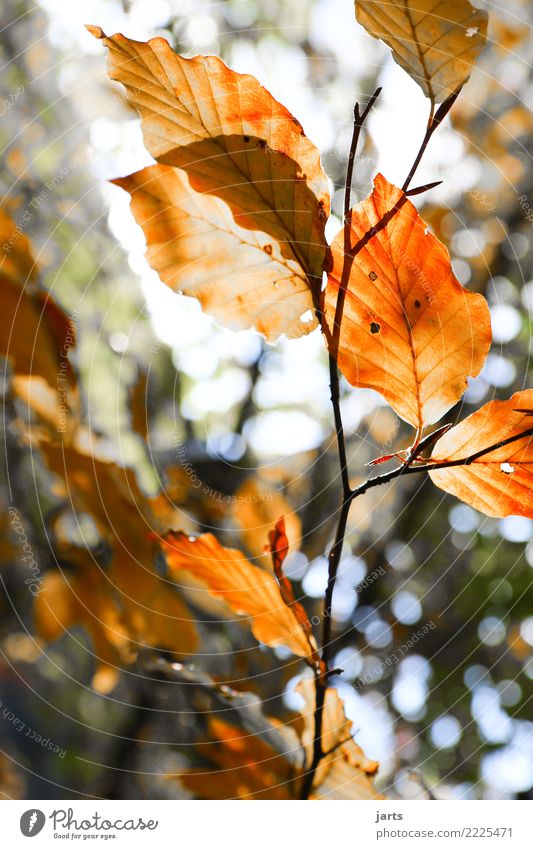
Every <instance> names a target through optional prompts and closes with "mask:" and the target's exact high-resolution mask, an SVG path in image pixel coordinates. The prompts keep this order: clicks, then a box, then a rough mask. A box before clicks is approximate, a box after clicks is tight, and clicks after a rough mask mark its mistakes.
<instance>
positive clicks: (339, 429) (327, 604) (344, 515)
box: [301, 88, 381, 799]
mask: <svg viewBox="0 0 533 849" xmlns="http://www.w3.org/2000/svg"><path fill="white" fill-rule="evenodd" d="M380 93H381V88H378V89H376V91H375V92H374V94H373V95H372V97H371V98H370V100H369V101H368V103H367V105H366V107H365V109H364V110H363V112H362V113H361V112H360V109H359V104H358V103H356V104H355V107H354V113H353V114H354V120H353V131H352V141H351V144H350V152H349V154H348V162H347V165H346V180H345V185H344V209H343V215H344V264H343V268H342V276H341V283H340V287H339V293H338V297H337V303H336V306H335V317H334V320H333V333H332V334H331V335H330V334H329V333H328V334H327V340H328V348H329V380H330V389H331V403H332V406H333V417H334V420H335V434H336V438H337V450H338V454H339V463H340V473H341V481H342V504H341V509H340V514H339V520H338V523H337V531H336V533H335V542H334V543H333V546H332V548H331V551H330V553H329V557H328V585H327V588H326V593H325V596H324V610H323V620H322V660H323V664H324V669H325V672H324V674H323V675H321V674H319V673H318V672H316V673H315V711H314V737H313V757H312V761H311V766H310V768H309V771H308V772H307V773H306V775H305V777H304V781H303V784H302V788H301V798H302V799H307V798H308V797H309V793H310V792H311V788H312V785H313V780H314V777H315V773H316V770H317V767H318V765H319V763H320V761H321V760H322V758H323V756H324V751H323V747H322V725H323V716H324V701H325V696H326V689H327V686H328V677H327V672H328V662H329V658H330V644H331V602H332V599H333V590H334V588H335V581H336V578H337V570H338V567H339V563H340V558H341V554H342V547H343V544H344V534H345V533H346V523H347V521H348V513H349V512H350V504H351V499H352V489H351V487H350V479H349V475H348V462H347V457H346V441H345V438H344V426H343V423H342V415H341V409H340V383H339V370H338V368H337V353H338V346H339V339H340V327H341V322H342V313H343V309H344V299H345V295H346V290H347V288H348V282H349V280H350V272H351V268H352V263H353V257H354V254H352V252H351V249H350V232H351V220H352V213H351V194H352V181H353V167H354V162H355V154H356V152H357V145H358V143H359V137H360V135H361V129H362V127H363V124H364V122H365V121H366V118H367V116H368V115H369V113H370V110H371V109H372V107H373V105H374V103H375V102H376V100H377V98H378V97H379V95H380ZM323 326H324V327H325V322H323Z"/></svg>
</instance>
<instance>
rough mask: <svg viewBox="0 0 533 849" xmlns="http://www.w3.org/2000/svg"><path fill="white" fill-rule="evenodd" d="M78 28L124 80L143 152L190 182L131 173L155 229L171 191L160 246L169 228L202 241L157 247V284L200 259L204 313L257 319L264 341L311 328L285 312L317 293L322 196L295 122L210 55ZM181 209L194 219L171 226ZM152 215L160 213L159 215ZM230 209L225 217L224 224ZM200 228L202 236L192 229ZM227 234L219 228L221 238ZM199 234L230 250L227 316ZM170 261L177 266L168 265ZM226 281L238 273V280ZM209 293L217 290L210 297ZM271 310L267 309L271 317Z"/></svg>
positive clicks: (182, 277)
mask: <svg viewBox="0 0 533 849" xmlns="http://www.w3.org/2000/svg"><path fill="white" fill-rule="evenodd" d="M88 29H89V31H90V32H91V33H92V34H93V35H94V36H95V37H96V38H99V39H103V41H104V44H105V45H106V46H107V47H108V48H109V75H110V77H111V78H112V79H114V80H117V81H118V82H121V83H122V84H123V85H124V86H125V88H126V92H127V95H128V98H129V100H130V101H131V103H132V104H133V105H134V106H135V107H136V109H137V110H138V111H139V113H140V115H141V126H142V130H143V134H144V141H145V144H146V147H147V149H148V151H149V152H150V153H151V154H152V156H153V157H154V158H155V159H156V160H157V162H158V163H160V165H162V166H163V165H165V166H170V167H172V168H175V169H182V170H183V171H184V172H186V175H187V177H188V180H186V179H185V176H184V174H176V176H175V179H174V180H173V183H172V187H171V190H170V191H169V194H166V193H165V192H163V191H162V187H161V186H157V185H153V182H155V183H156V184H157V183H158V182H160V180H162V178H163V176H164V178H165V181H169V180H170V173H171V172H170V171H169V169H168V168H167V169H164V170H159V171H151V172H150V174H149V175H146V173H145V172H142V176H139V175H133V177H132V178H131V179H133V180H134V183H135V184H136V185H138V184H139V183H145V182H146V179H147V177H148V181H149V184H151V186H152V189H151V190H154V191H155V194H156V199H157V202H156V207H157V212H158V214H159V215H160V219H159V224H162V223H165V225H166V223H167V222H166V219H169V220H171V219H172V217H173V216H172V214H171V212H170V210H169V209H168V207H169V197H170V200H171V203H174V202H176V204H177V210H176V213H175V214H174V218H175V221H174V224H173V228H172V231H173V232H171V236H170V238H169V240H168V241H170V240H171V239H175V238H176V227H177V228H178V232H179V233H180V236H183V228H185V229H186V231H187V232H188V233H189V235H190V233H191V231H192V232H193V233H194V230H195V229H197V228H198V227H200V234H199V235H200V237H199V238H197V239H196V240H195V239H194V238H193V239H192V240H191V246H190V247H188V248H184V247H183V246H181V245H180V246H179V250H178V249H177V248H178V246H176V245H175V244H174V245H171V246H170V247H169V246H168V245H167V246H166V248H165V254H166V260H167V261H168V262H170V263H171V264H172V266H171V268H169V269H168V271H167V272H166V274H165V275H164V276H163V279H164V280H165V282H169V280H171V281H172V282H171V283H170V285H173V286H176V288H178V289H180V290H183V291H184V292H186V291H187V281H188V274H189V273H191V274H194V273H195V268H194V266H195V264H196V262H199V263H200V266H202V265H204V268H203V270H202V269H201V270H200V271H199V272H198V273H199V274H201V275H203V278H202V279H204V277H205V273H204V272H205V271H206V270H208V271H209V274H208V277H207V279H206V280H205V284H204V288H200V289H198V284H197V281H196V282H195V281H194V278H193V287H196V289H197V291H195V292H193V294H195V296H199V297H201V299H202V303H203V305H204V307H205V309H206V310H207V311H209V312H214V313H215V314H216V315H217V316H218V318H219V319H221V320H223V321H229V322H230V323H232V324H233V325H234V326H241V327H242V326H247V327H250V326H252V325H254V326H256V325H255V322H256V321H257V320H258V321H259V323H260V326H261V331H262V332H263V333H265V335H266V336H267V337H268V338H270V339H273V338H276V336H277V335H279V334H280V333H282V332H285V333H287V334H288V335H291V336H300V335H302V334H303V333H307V332H309V330H311V329H312V328H313V326H315V323H314V322H313V321H311V322H309V323H306V322H299V321H298V320H297V319H298V317H299V316H295V313H296V311H297V310H300V309H301V308H302V307H303V309H301V312H300V315H301V314H303V313H304V312H305V311H307V310H308V309H311V310H312V309H313V308H314V306H315V300H314V298H313V294H312V292H311V287H312V288H313V289H314V292H315V295H316V294H317V293H318V292H319V290H320V279H321V274H322V266H323V261H324V256H325V250H326V242H325V237H324V225H325V221H326V218H327V215H328V213H329V196H328V189H327V181H326V177H325V175H324V172H323V170H322V167H321V165H320V158H319V154H318V151H317V149H316V148H315V146H314V145H313V144H312V143H311V142H310V141H309V140H308V139H307V138H306V136H305V135H304V132H303V130H302V127H301V125H300V124H299V122H298V121H297V120H296V119H295V118H294V117H293V116H292V115H291V114H290V112H289V111H288V110H287V109H285V107H284V106H282V105H281V104H280V103H278V102H277V101H276V100H275V99H274V98H273V97H272V95H270V94H269V92H268V91H266V89H264V88H263V87H262V86H261V85H259V83H258V82H257V80H256V79H255V78H254V77H251V76H248V75H245V74H237V73H235V72H234V71H232V70H231V69H230V68H228V67H227V66H226V65H225V64H224V62H222V60H221V59H219V58H218V57H216V56H196V57H194V58H192V59H186V58H184V57H182V56H179V55H177V54H176V53H174V51H173V50H172V49H171V48H170V46H169V44H168V42H167V41H165V39H163V38H154V39H151V40H150V41H148V42H139V41H132V40H131V39H128V38H126V37H125V36H123V35H120V34H117V35H114V36H111V37H107V36H106V35H105V34H104V33H103V32H102V30H101V29H100V28H99V27H88ZM195 193H196V195H198V196H197V197H196V196H195ZM206 194H207V195H215V196H216V197H217V198H218V199H219V200H220V201H221V202H223V205H221V204H218V205H216V206H214V205H213V204H210V203H209V202H208V201H209V198H207V197H204V196H205V195H206ZM191 204H192V206H193V221H192V222H190V223H189V224H187V222H186V220H182V221H181V222H180V223H179V224H177V223H176V222H177V221H178V220H179V219H180V218H182V219H183V218H184V212H186V211H187V205H189V206H190V205H191ZM162 210H167V211H166V214H165V215H163V216H162V217H161V214H162ZM228 213H231V215H232V216H233V218H234V222H230V220H229V215H228ZM219 219H220V222H221V227H220V232H219V233H218V234H217V235H215V233H216V230H217V228H216V227H215V226H214V222H215V221H217V220H219ZM207 225H209V227H208V230H207V231H206V230H205V229H204V235H203V237H202V234H201V230H202V228H205V227H206V226H207ZM243 230H249V231H250V232H249V234H248V240H247V241H245V242H244V244H243V245H238V241H237V242H236V240H239V239H241V238H244V237H243V233H242V231H243ZM226 231H229V233H228V234H227V235H226V236H225V237H224V236H223V234H224V233H225V232H226ZM205 233H208V234H209V233H211V235H210V236H206V235H205ZM206 239H207V240H208V241H210V240H211V239H218V242H219V245H221V246H222V250H228V247H229V249H232V248H231V246H233V250H235V247H236V246H237V245H238V246H239V251H236V252H235V256H234V257H233V262H232V263H231V264H230V265H231V275H232V278H233V279H232V284H231V288H230V289H229V290H228V291H227V294H226V299H227V300H228V301H230V300H231V301H233V300H238V295H240V296H241V305H240V307H239V310H240V314H239V313H238V314H237V315H236V316H232V314H231V311H229V312H228V313H227V315H224V311H223V314H222V316H221V315H220V310H219V307H220V296H221V290H222V284H221V282H220V279H219V277H220V275H222V276H224V275H227V274H228V268H227V267H225V268H224V269H222V270H221V269H219V270H218V271H214V269H213V268H212V269H210V270H209V269H206V268H205V262H204V256H203V252H204V250H205V248H203V247H202V245H205V243H206ZM147 240H148V241H150V239H147ZM226 240H227V241H226ZM187 241H189V236H188V237H187ZM224 245H225V247H224ZM170 248H172V249H170ZM160 249H163V247H162V246H160ZM182 249H183V250H187V251H188V254H187V255H186V256H185V258H184V262H185V263H186V264H188V267H187V265H185V267H182V266H181V265H180V263H181V257H182V253H181V250H182ZM260 251H263V252H264V254H265V257H266V258H267V259H268V257H269V255H270V254H271V255H272V257H273V258H274V260H275V263H274V270H273V271H272V272H271V273H270V276H268V273H267V277H266V278H265V279H263V278H262V276H261V274H262V272H261V270H260V269H259V273H260V283H259V288H258V290H257V291H256V287H255V272H254V275H253V276H252V275H251V274H250V267H253V266H254V265H261V264H263V263H264V262H265V257H263V258H262V262H261V260H260V258H259V257H260ZM153 253H154V252H153V251H152V252H151V254H150V256H151V257H152V256H153ZM250 263H251V266H250ZM208 265H209V263H208ZM173 266H177V268H175V269H174V272H173V271H172V267H173ZM157 270H160V268H159V266H158V268H157ZM213 275H214V278H215V279H214V282H213V281H212V278H213ZM236 277H240V280H239V285H238V287H237V282H236V279H235V278H236ZM165 278H166V279H165ZM205 289H207V292H206V291H205ZM213 289H215V290H219V291H218V293H217V292H216V291H215V293H214V294H213ZM285 290H287V291H285ZM217 294H218V296H219V297H217ZM210 295H211V296H212V297H210ZM212 299H214V304H213V303H212ZM286 299H288V302H289V303H288V304H285V305H284V307H283V308H287V307H290V308H288V309H287V316H286V325H284V324H283V323H281V324H280V307H279V302H280V301H282V302H283V301H285V300H286ZM293 299H294V302H292V301H293ZM258 300H259V301H260V308H259V313H260V314H259V316H258V305H257V301H258ZM247 308H248V309H249V310H250V315H249V316H248V317H246V309H247ZM270 311H272V312H273V313H274V318H272V319H271V318H270V315H269V313H270ZM261 313H262V314H261ZM236 322H237V323H236ZM271 325H272V326H271Z"/></svg>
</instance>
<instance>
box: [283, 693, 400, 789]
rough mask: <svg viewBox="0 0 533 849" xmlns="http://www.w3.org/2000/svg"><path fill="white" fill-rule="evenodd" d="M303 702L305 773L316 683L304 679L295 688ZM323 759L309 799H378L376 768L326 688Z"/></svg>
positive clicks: (310, 746) (337, 698)
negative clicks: (375, 783)
mask: <svg viewBox="0 0 533 849" xmlns="http://www.w3.org/2000/svg"><path fill="white" fill-rule="evenodd" d="M296 692H297V693H299V694H300V695H301V696H302V697H303V699H304V705H303V707H302V709H301V710H302V717H303V728H302V732H301V740H302V745H303V746H304V749H305V751H306V753H307V767H306V768H307V769H308V768H309V764H310V763H311V761H312V756H313V739H314V734H315V723H314V711H315V695H316V694H315V683H314V681H313V680H312V679H311V678H304V679H303V680H302V681H301V682H300V683H299V684H298V686H297V687H296ZM322 749H323V751H324V757H323V758H322V760H321V762H320V764H319V767H318V769H317V771H316V774H315V778H314V781H313V787H312V789H311V796H310V798H311V799H381V798H383V797H382V796H381V795H380V794H378V792H377V790H376V788H375V786H374V776H375V774H376V772H377V770H378V766H379V764H377V763H376V761H371V760H369V759H368V758H367V757H366V755H365V753H364V752H363V750H362V749H361V747H360V746H358V745H357V743H356V742H355V740H354V739H353V736H352V723H351V721H350V720H349V719H346V715H345V713H344V706H343V703H342V699H341V698H340V696H339V693H338V691H337V690H335V689H334V688H332V687H329V688H328V689H327V690H326V694H325V700H324V713H323V718H322Z"/></svg>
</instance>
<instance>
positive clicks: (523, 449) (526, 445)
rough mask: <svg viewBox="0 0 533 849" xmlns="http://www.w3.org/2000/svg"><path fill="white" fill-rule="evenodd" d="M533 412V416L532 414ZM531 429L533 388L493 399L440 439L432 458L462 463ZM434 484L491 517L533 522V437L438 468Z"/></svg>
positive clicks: (532, 421) (435, 471)
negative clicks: (507, 398)
mask: <svg viewBox="0 0 533 849" xmlns="http://www.w3.org/2000/svg"><path fill="white" fill-rule="evenodd" d="M528 411H529V412H528ZM531 428H533V389H526V390H525V391H523V392H516V393H515V394H514V395H513V396H512V397H511V398H510V399H509V400H508V401H490V402H489V403H488V404H485V405H484V406H483V407H481V409H480V410H477V411H476V412H475V413H473V414H472V415H471V416H468V418H466V419H464V420H463V421H462V422H459V424H458V425H456V427H454V428H452V429H451V430H449V431H448V432H447V433H445V434H444V436H442V437H441V438H440V439H439V441H438V442H437V444H436V445H435V448H434V450H433V454H432V456H431V459H432V460H433V461H435V462H437V463H445V462H449V461H455V460H461V459H463V458H465V457H470V456H471V455H472V454H476V453H477V452H478V451H483V449H485V448H489V447H490V446H491V445H496V444H497V443H499V442H503V441H505V440H508V439H512V437H513V436H518V435H519V434H521V433H523V432H525V431H527V430H530V429H531ZM429 474H430V477H431V480H432V481H433V483H435V484H436V485H437V486H438V487H440V489H443V490H444V491H445V492H450V493H451V494H452V495H456V496H457V498H460V499H461V501H465V502H466V503H467V504H471V505H472V507H475V508H476V509H477V510H480V511H481V512H482V513H485V514H486V515H487V516H509V515H517V516H528V517H529V518H532V519H533V437H532V436H531V435H529V436H526V437H524V438H523V439H517V440H516V441H513V442H510V443H508V444H507V445H502V446H501V447H499V448H497V449H496V450H495V451H491V452H490V453H487V454H483V455H482V456H481V457H478V458H477V459H475V460H474V461H473V462H472V463H470V464H469V465H458V466H452V467H450V468H446V469H435V470H434V471H431V472H430V473H429Z"/></svg>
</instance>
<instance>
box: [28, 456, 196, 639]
mask: <svg viewBox="0 0 533 849" xmlns="http://www.w3.org/2000/svg"><path fill="white" fill-rule="evenodd" d="M41 451H42V454H43V456H44V458H45V460H46V463H47V465H48V467H49V468H50V469H51V471H53V472H54V473H55V474H56V475H58V477H59V478H60V479H61V480H62V481H63V482H64V492H65V493H68V495H69V498H70V500H71V503H72V507H73V509H74V510H75V511H81V512H86V513H88V514H90V515H91V516H92V517H93V519H94V521H95V523H96V525H97V528H98V530H99V532H100V533H101V535H102V536H103V537H104V539H105V540H106V542H107V543H108V544H109V545H110V546H111V547H112V549H113V557H112V560H111V564H110V566H109V571H108V574H104V573H102V572H101V571H100V570H99V569H98V567H97V565H96V564H95V563H90V562H89V563H88V562H87V559H89V560H90V559H91V555H90V553H89V552H88V551H87V550H85V549H81V550H80V553H79V555H78V556H79V557H81V558H82V562H83V563H85V567H84V571H83V574H84V575H86V576H87V577H86V578H85V579H84V580H85V581H93V580H98V582H99V585H102V586H103V589H102V592H104V593H105V594H109V593H110V592H111V593H112V594H113V595H114V597H115V603H116V604H117V605H118V607H119V609H120V611H121V623H122V625H123V627H124V628H125V629H126V630H127V633H128V635H129V637H130V647H129V650H130V654H134V653H136V652H137V651H138V649H139V648H141V647H143V646H150V647H153V648H165V649H167V650H169V651H172V652H174V653H176V654H177V655H178V656H184V655H188V654H191V653H192V652H194V651H195V649H196V647H197V643H198V638H197V634H196V629H195V627H194V623H193V621H192V615H191V613H190V611H189V610H188V608H187V607H186V605H185V604H184V602H183V601H182V600H181V599H180V597H179V595H178V594H177V592H176V589H175V588H174V587H173V586H172V585H171V584H170V582H169V581H168V580H165V579H164V578H163V577H161V576H160V575H159V574H158V573H157V571H156V566H155V560H156V556H157V553H158V551H159V546H158V543H157V540H156V539H154V532H157V531H158V530H159V526H158V522H157V519H156V517H155V515H154V512H153V511H152V504H151V501H150V499H147V498H145V496H144V495H143V494H142V492H141V491H140V489H139V487H138V485H137V481H136V478H135V474H134V473H133V470H131V469H126V468H121V467H120V466H118V465H116V464H115V463H111V462H109V461H106V460H104V459H103V458H102V457H99V456H98V454H97V452H96V451H93V453H87V452H85V451H84V450H82V449H81V447H80V446H75V445H69V446H66V445H60V446H58V445H52V444H50V443H43V445H42V446H41ZM60 553H61V549H60ZM68 556H69V559H72V556H73V552H72V551H70V552H69V554H68ZM91 567H92V570H93V571H97V572H98V579H96V578H95V577H94V575H93V574H92V573H91Z"/></svg>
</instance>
